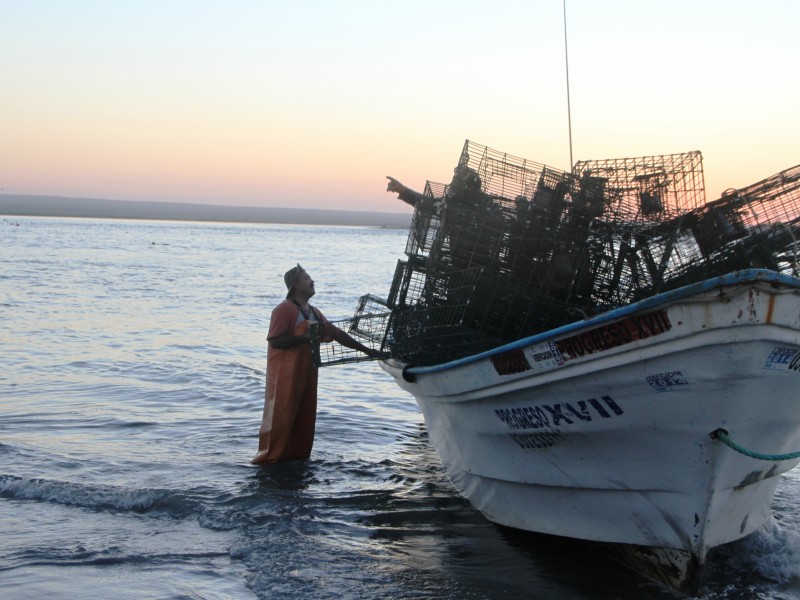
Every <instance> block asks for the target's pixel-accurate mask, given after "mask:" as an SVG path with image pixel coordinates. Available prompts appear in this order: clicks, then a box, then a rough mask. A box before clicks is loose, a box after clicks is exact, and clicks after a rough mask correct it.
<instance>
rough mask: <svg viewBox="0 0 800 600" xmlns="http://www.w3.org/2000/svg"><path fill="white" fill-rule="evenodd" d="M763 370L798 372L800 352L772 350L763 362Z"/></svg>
mask: <svg viewBox="0 0 800 600" xmlns="http://www.w3.org/2000/svg"><path fill="white" fill-rule="evenodd" d="M763 368H764V369H770V370H772V371H785V372H788V371H800V350H798V349H797V348H785V347H777V348H774V349H773V350H772V352H770V353H769V355H768V356H767V359H766V360H765V361H764V367H763Z"/></svg>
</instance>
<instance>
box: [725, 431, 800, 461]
mask: <svg viewBox="0 0 800 600" xmlns="http://www.w3.org/2000/svg"><path fill="white" fill-rule="evenodd" d="M710 435H711V439H713V440H720V441H721V442H722V443H724V444H725V445H727V446H728V447H729V448H732V449H733V450H736V452H739V453H740V454H744V455H745V456H749V457H750V458H756V459H758V460H773V461H781V460H792V459H793V458H800V452H789V453H788V454H762V453H761V452H755V451H753V450H748V449H747V448H743V447H742V446H740V445H739V444H737V443H736V442H734V441H733V440H732V439H731V438H729V437H728V432H727V431H725V430H724V429H722V428H719V429H717V430H715V431H712V432H711V434H710Z"/></svg>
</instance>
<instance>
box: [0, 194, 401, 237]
mask: <svg viewBox="0 0 800 600" xmlns="http://www.w3.org/2000/svg"><path fill="white" fill-rule="evenodd" d="M0 216H7V217H12V216H16V217H22V216H26V217H78V218H94V219H144V220H158V221H218V222H224V223H275V224H295V225H343V226H344V225H349V226H365V227H386V228H402V229H405V228H407V227H408V226H409V224H410V223H411V215H410V214H402V213H388V212H387V213H384V212H359V211H349V210H323V209H312V208H271V207H251V206H221V205H211V204H184V203H181V202H144V201H135V200H102V199H94V198H67V197H63V196H29V195H13V194H0Z"/></svg>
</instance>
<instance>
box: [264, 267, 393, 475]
mask: <svg viewBox="0 0 800 600" xmlns="http://www.w3.org/2000/svg"><path fill="white" fill-rule="evenodd" d="M283 281H284V283H285V284H286V288H287V289H288V293H287V295H286V300H284V301H283V302H281V303H280V304H279V305H278V306H276V307H275V309H274V310H273V311H272V318H271V320H270V324H269V333H268V334H267V341H268V342H269V346H268V349H267V387H266V391H265V394H264V416H263V418H262V420H261V428H260V429H259V432H258V453H257V454H256V455H255V456H254V457H253V459H252V461H251V462H252V464H255V465H264V464H273V463H276V462H278V461H281V460H287V459H306V458H308V457H309V456H310V455H311V446H312V445H313V444H314V429H315V425H316V420H317V375H318V374H317V367H315V366H314V364H313V362H312V358H311V349H310V347H309V344H310V343H311V334H310V327H311V325H312V324H318V326H319V329H320V339H321V340H323V341H327V342H329V341H331V340H335V341H337V342H339V343H340V344H342V345H343V346H346V347H348V348H352V349H354V350H358V351H360V352H364V353H365V354H368V355H370V356H377V355H378V352H377V351H375V350H372V349H370V348H367V347H366V346H364V345H363V344H360V343H359V342H357V341H356V340H354V339H353V338H352V337H350V336H349V335H348V334H347V333H345V332H344V331H342V330H341V329H339V328H338V327H336V326H334V325H332V324H331V323H328V321H327V319H325V316H324V315H323V314H322V313H321V312H320V311H319V309H317V308H316V307H314V306H312V305H311V304H309V300H310V299H311V297H312V296H313V295H314V294H315V293H316V292H315V290H314V280H313V279H311V276H310V275H309V274H308V272H306V270H305V269H303V267H301V266H300V265H299V264H298V265H297V266H296V267H293V268H291V269H289V270H288V271H287V272H286V273H285V274H284V276H283Z"/></svg>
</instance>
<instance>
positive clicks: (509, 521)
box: [383, 270, 800, 588]
mask: <svg viewBox="0 0 800 600" xmlns="http://www.w3.org/2000/svg"><path fill="white" fill-rule="evenodd" d="M383 367H384V368H385V369H386V371H387V372H389V373H390V374H391V375H392V376H393V377H394V378H395V379H396V381H397V382H398V384H399V385H400V386H401V387H403V388H404V389H405V390H407V391H409V392H410V393H411V394H413V395H414V396H415V398H416V399H417V401H418V403H419V405H420V408H421V409H422V412H423V414H424V416H425V421H426V425H427V428H428V432H429V435H430V439H431V443H432V444H433V446H434V448H435V449H436V450H437V452H438V453H439V455H440V456H441V458H442V462H443V464H444V466H445V468H446V469H447V472H448V475H449V477H450V478H451V480H452V481H453V483H454V485H455V486H456V487H457V489H458V490H459V491H460V492H461V493H462V494H463V495H464V496H465V497H466V498H468V499H469V501H470V502H471V503H472V504H473V505H474V506H475V507H476V508H477V509H478V510H480V511H481V512H482V513H483V514H485V515H486V517H487V518H488V519H490V520H491V521H494V522H496V523H500V524H503V525H508V526H511V527H516V528H520V529H525V530H529V531H536V532H542V533H549V534H555V535H561V536H567V537H572V538H579V539H585V540H593V541H598V542H609V543H617V544H632V545H638V546H643V547H646V548H650V549H653V552H656V553H658V552H662V554H663V555H665V556H667V557H669V556H670V555H671V554H675V552H674V551H678V554H681V553H683V555H684V556H685V561H686V562H687V564H689V565H690V567H686V566H684V567H681V569H682V570H683V571H684V572H683V578H684V583H682V584H681V583H671V584H672V585H673V586H674V587H679V588H680V587H684V588H685V587H686V586H687V585H692V583H691V582H692V581H694V580H695V579H696V577H697V573H698V572H699V570H701V569H702V565H703V563H704V561H705V557H706V554H707V552H708V550H709V549H710V548H713V547H714V546H717V545H720V544H724V543H727V542H730V541H733V540H736V539H739V538H741V537H744V536H746V535H747V534H749V533H751V532H753V531H755V530H756V529H758V528H759V527H760V526H761V525H762V524H763V523H764V521H765V520H766V519H767V518H768V516H769V514H770V505H771V501H772V496H773V493H774V491H775V486H776V485H777V481H778V476H779V475H780V474H781V473H784V472H785V471H787V470H789V469H791V468H792V467H794V466H795V465H796V464H797V463H798V461H800V459H795V460H783V461H774V462H767V461H761V460H756V459H753V458H750V457H747V456H744V455H742V454H739V453H736V452H734V451H733V450H731V449H730V448H728V447H727V446H725V445H723V444H722V443H721V442H720V441H718V440H715V439H712V437H711V436H710V434H711V432H713V431H714V430H716V429H717V428H720V427H724V428H725V429H726V430H727V431H728V432H729V434H730V436H731V438H733V439H735V440H736V441H737V442H738V443H739V444H741V445H743V446H745V447H749V448H753V449H756V450H759V451H762V452H770V453H775V454H778V453H785V452H791V451H795V450H798V449H800V399H798V397H797V390H798V389H799V388H800V280H798V279H795V278H791V277H787V276H783V275H778V274H776V273H772V272H769V271H762V270H749V271H743V272H739V273H734V274H730V275H727V276H724V277H718V278H714V279H711V280H708V281H705V282H702V283H698V284H694V285H691V286H687V287H686V288H682V289H680V290H675V291H671V292H669V293H665V294H661V295H658V296H654V297H651V298H648V299H647V300H644V301H642V302H639V303H637V304H634V305H630V306H627V307H625V308H621V309H618V310H615V311H612V312H609V313H606V314H604V315H601V316H598V317H595V318H593V319H588V320H585V321H581V322H579V323H574V324H572V325H569V326H566V327H562V328H559V329H555V330H553V331H550V332H546V333H544V334H541V335H537V336H534V337H531V338H527V339H524V340H519V341H517V342H514V343H513V344H509V345H506V346H503V347H501V348H497V349H495V350H492V351H490V352H485V353H482V354H480V355H476V356H472V357H468V358H465V359H461V360H458V361H454V362H451V363H447V364H443V365H436V366H430V367H417V368H414V367H413V366H410V365H406V364H402V363H398V362H393V361H388V362H386V363H383ZM659 549H663V550H659ZM658 560H663V558H659V559H658ZM667 562H671V564H673V565H674V564H677V561H670V560H669V559H668V560H667ZM687 571H691V572H687ZM687 581H689V582H690V583H688V584H687V583H686V582H687Z"/></svg>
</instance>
